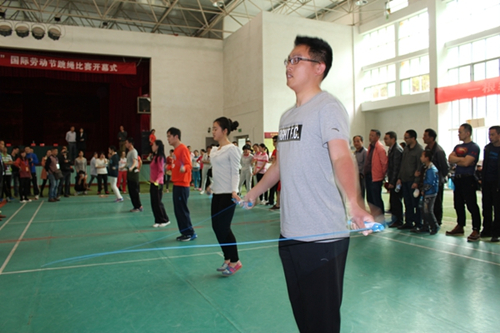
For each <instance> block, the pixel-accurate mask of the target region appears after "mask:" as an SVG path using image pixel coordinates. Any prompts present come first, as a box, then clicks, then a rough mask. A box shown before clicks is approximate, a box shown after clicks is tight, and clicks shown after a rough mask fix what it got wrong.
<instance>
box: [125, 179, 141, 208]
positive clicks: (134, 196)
mask: <svg viewBox="0 0 500 333" xmlns="http://www.w3.org/2000/svg"><path fill="white" fill-rule="evenodd" d="M127 187H128V194H129V195H130V200H131V201H132V206H134V209H139V208H141V207H142V204H141V198H140V197H139V173H137V172H127Z"/></svg>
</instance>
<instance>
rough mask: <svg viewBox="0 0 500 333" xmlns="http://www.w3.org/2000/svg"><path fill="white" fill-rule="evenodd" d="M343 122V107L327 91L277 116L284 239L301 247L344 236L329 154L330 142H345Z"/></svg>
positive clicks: (343, 214)
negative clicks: (289, 239) (301, 244)
mask: <svg viewBox="0 0 500 333" xmlns="http://www.w3.org/2000/svg"><path fill="white" fill-rule="evenodd" d="M348 119H349V117H348V115H347V112H346V110H345V108H344V106H343V105H342V103H341V102H340V101H339V100H338V99H337V98H335V97H334V96H332V95H331V94H329V93H327V92H321V93H319V94H317V95H316V96H314V97H313V98H312V99H311V100H310V101H308V102H307V103H306V104H304V105H302V106H300V107H293V108H292V109H290V110H288V111H287V112H285V113H284V114H283V116H282V117H281V120H280V127H279V138H278V147H277V149H278V153H279V155H278V157H279V164H280V180H281V234H282V235H283V236H284V237H286V238H294V239H297V240H300V241H305V242H310V241H315V240H332V241H334V240H339V238H345V237H349V233H348V231H347V223H346V221H347V218H346V211H345V207H344V202H343V199H342V196H341V194H340V191H339V189H338V188H337V184H336V183H335V174H334V171H333V168H332V163H331V160H330V155H329V152H328V141H330V140H333V139H341V140H345V141H346V142H349V123H348ZM332 233H335V234H333V235H332ZM310 236H313V237H310Z"/></svg>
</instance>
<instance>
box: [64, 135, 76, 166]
mask: <svg viewBox="0 0 500 333" xmlns="http://www.w3.org/2000/svg"><path fill="white" fill-rule="evenodd" d="M66 142H67V143H68V152H69V159H70V161H71V162H74V161H75V158H76V132H75V126H71V128H70V129H69V131H68V132H67V133H66Z"/></svg>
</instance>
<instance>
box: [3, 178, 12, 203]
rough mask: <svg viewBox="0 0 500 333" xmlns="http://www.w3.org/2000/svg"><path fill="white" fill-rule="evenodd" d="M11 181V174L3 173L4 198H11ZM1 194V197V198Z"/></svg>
mask: <svg viewBox="0 0 500 333" xmlns="http://www.w3.org/2000/svg"><path fill="white" fill-rule="evenodd" d="M11 182H12V175H4V176H3V190H2V191H3V194H5V198H7V199H8V198H12V191H11V190H10V183H11ZM3 194H2V198H3Z"/></svg>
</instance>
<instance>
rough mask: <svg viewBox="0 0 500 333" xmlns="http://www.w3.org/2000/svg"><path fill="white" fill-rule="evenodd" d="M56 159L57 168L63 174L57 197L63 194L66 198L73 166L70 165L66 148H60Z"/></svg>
mask: <svg viewBox="0 0 500 333" xmlns="http://www.w3.org/2000/svg"><path fill="white" fill-rule="evenodd" d="M58 159H59V166H60V168H61V172H62V174H63V179H61V182H60V183H59V195H63V194H64V196H65V197H66V198H67V197H69V194H70V186H71V184H70V183H71V173H72V172H73V166H72V165H71V161H70V158H69V156H68V148H67V147H66V146H64V147H62V150H61V153H60V154H59V156H58Z"/></svg>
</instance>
